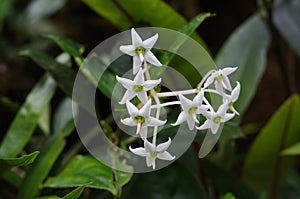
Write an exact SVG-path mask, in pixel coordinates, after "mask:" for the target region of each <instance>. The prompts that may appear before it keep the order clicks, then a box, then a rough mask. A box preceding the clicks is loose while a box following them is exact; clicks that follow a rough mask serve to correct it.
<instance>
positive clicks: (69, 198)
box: [63, 185, 86, 199]
mask: <svg viewBox="0 0 300 199" xmlns="http://www.w3.org/2000/svg"><path fill="white" fill-rule="evenodd" d="M85 187H86V185H82V186H80V187H77V188H76V189H74V190H73V191H72V192H70V193H68V194H67V195H65V196H64V197H63V199H77V198H79V196H80V195H81V194H82V192H83V190H84V189H85Z"/></svg>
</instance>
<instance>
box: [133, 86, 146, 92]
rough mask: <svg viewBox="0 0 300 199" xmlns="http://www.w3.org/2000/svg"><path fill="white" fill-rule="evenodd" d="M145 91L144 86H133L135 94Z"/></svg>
mask: <svg viewBox="0 0 300 199" xmlns="http://www.w3.org/2000/svg"><path fill="white" fill-rule="evenodd" d="M143 89H144V86H142V85H134V86H133V90H134V91H135V92H141V91H142V90H143Z"/></svg>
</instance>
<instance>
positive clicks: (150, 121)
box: [147, 117, 167, 127]
mask: <svg viewBox="0 0 300 199" xmlns="http://www.w3.org/2000/svg"><path fill="white" fill-rule="evenodd" d="M166 122H167V120H165V121H162V120H159V119H156V118H155V117H149V118H148V121H147V126H150V127H153V126H162V125H164V124H165V123H166Z"/></svg>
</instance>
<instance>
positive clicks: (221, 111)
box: [116, 28, 240, 169]
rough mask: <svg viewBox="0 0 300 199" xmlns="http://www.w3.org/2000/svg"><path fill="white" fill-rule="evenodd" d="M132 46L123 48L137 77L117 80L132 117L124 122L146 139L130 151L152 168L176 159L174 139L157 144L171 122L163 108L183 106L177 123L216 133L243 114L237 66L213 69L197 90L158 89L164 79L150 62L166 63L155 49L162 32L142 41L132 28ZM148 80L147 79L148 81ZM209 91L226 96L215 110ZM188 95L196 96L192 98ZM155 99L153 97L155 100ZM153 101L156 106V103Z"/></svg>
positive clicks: (123, 102)
mask: <svg viewBox="0 0 300 199" xmlns="http://www.w3.org/2000/svg"><path fill="white" fill-rule="evenodd" d="M131 39H132V45H123V46H121V47H120V50H121V51H122V52H123V53H125V54H127V55H130V56H132V57H133V74H134V75H135V77H134V79H133V80H130V79H127V78H123V77H119V76H116V79H117V81H118V82H119V83H120V84H121V85H122V86H123V87H124V88H125V89H126V91H125V93H124V95H123V98H122V99H121V101H120V102H119V103H120V104H126V108H127V111H128V113H129V117H127V118H124V119H121V122H122V123H123V124H124V125H127V126H132V127H136V134H137V135H138V136H139V137H140V138H141V139H142V140H143V142H144V147H139V148H132V147H131V146H130V147H129V150H130V151H131V152H132V153H134V154H136V155H139V156H142V157H146V164H147V166H148V167H151V166H152V167H153V169H155V160H156V159H157V158H158V159H161V160H169V161H171V160H174V159H175V156H172V155H171V154H170V153H169V152H168V151H167V149H168V148H169V146H170V145H171V138H169V139H168V141H167V142H164V143H161V144H158V145H157V144H156V138H157V133H158V127H159V126H162V125H164V124H165V123H166V122H167V121H166V120H165V121H163V120H160V119H159V118H160V109H161V107H164V106H171V105H180V106H181V109H182V111H181V113H180V114H179V115H178V118H177V120H176V122H175V123H173V124H171V125H173V126H177V125H180V124H182V123H184V122H187V125H188V128H189V129H190V130H193V129H194V128H196V129H198V130H205V129H210V130H211V133H212V134H216V133H217V132H218V130H219V128H220V124H221V123H224V122H227V121H228V120H230V119H232V118H233V117H234V116H235V115H239V113H238V112H237V110H236V109H235V108H234V103H235V102H236V101H237V99H238V97H239V93H240V84H239V82H236V86H235V87H234V88H233V89H232V85H231V83H230V80H229V78H228V75H230V74H231V73H233V72H234V71H236V70H237V67H227V68H223V69H219V70H211V71H209V72H208V73H207V74H206V75H205V76H204V77H203V79H202V81H201V82H200V83H199V85H198V87H197V88H196V89H191V90H185V91H172V92H160V93H159V92H156V91H155V90H154V87H156V86H157V85H159V84H160V82H161V79H157V80H152V79H151V76H150V72H149V66H150V64H151V65H152V66H157V67H160V66H162V64H161V63H160V61H159V60H158V59H157V58H156V57H155V55H154V54H153V53H152V52H151V49H152V48H153V46H154V44H155V43H156V41H157V39H158V34H155V35H154V36H152V37H150V38H148V39H146V40H144V41H143V40H142V39H141V37H140V36H139V35H138V33H137V32H136V31H135V29H133V28H132V29H131ZM145 79H146V80H145ZM205 93H212V94H216V95H219V96H221V97H222V104H221V105H220V106H219V107H218V108H217V110H215V109H214V108H213V107H212V105H211V104H210V102H209V101H208V100H207V99H206V97H205V95H204V94H205ZM184 95H195V97H194V98H193V99H192V100H190V99H188V98H187V97H185V96H184ZM171 96H178V98H179V101H172V102H165V103H161V101H160V98H166V97H171ZM135 97H137V98H138V99H139V101H140V104H139V105H138V106H135V105H134V104H133V103H132V102H131V101H132V99H134V98H135ZM152 98H153V100H152ZM152 101H154V102H155V105H152ZM137 107H141V108H137ZM152 108H155V109H156V115H155V117H154V116H151V109H152ZM200 115H202V116H203V117H204V118H205V122H204V123H203V124H200V122H199V117H200ZM149 127H153V128H154V130H153V137H152V142H149V140H148V128H149Z"/></svg>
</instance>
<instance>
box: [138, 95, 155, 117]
mask: <svg viewBox="0 0 300 199" xmlns="http://www.w3.org/2000/svg"><path fill="white" fill-rule="evenodd" d="M151 103H152V102H151V99H150V100H148V101H147V103H146V104H145V105H144V106H143V107H142V108H141V109H140V110H139V115H141V116H144V117H145V118H148V117H149V116H150V111H151Z"/></svg>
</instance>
